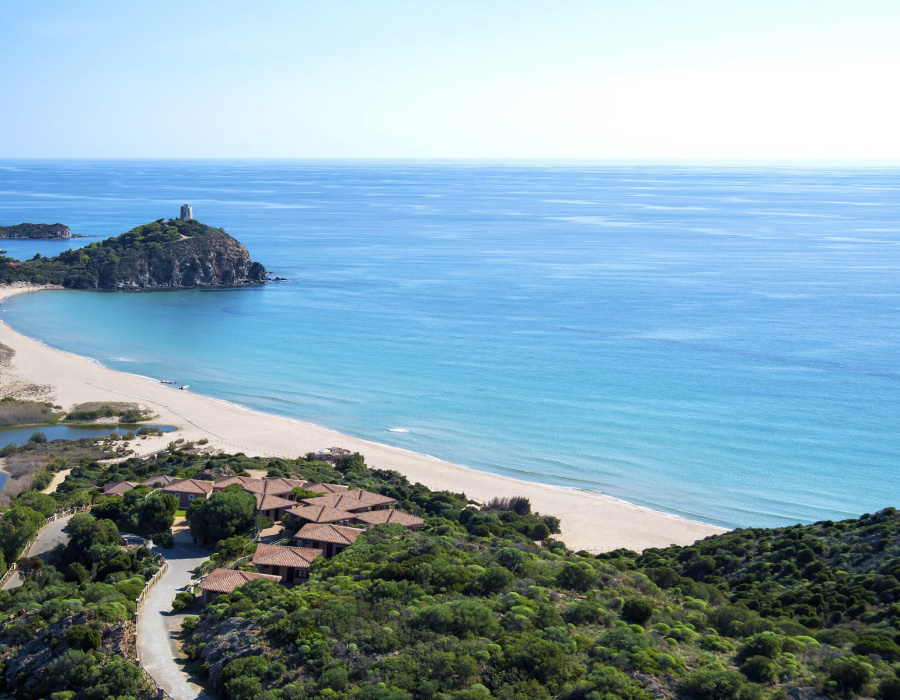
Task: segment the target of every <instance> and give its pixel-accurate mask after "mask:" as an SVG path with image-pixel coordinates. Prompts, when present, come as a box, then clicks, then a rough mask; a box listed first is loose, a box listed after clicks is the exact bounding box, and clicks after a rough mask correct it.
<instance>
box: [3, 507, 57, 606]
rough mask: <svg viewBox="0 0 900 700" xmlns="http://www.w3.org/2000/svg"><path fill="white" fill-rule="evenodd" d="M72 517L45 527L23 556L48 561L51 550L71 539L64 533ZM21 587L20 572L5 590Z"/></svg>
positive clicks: (7, 584) (9, 580)
mask: <svg viewBox="0 0 900 700" xmlns="http://www.w3.org/2000/svg"><path fill="white" fill-rule="evenodd" d="M71 517H72V516H71V515H67V516H65V517H64V518H59V519H58V520H54V521H53V522H52V523H50V524H49V525H47V526H45V527H44V529H43V530H41V531H40V532H39V533H38V536H37V538H36V539H35V541H34V544H32V545H31V547H29V548H28V551H27V552H25V553H23V555H22V556H29V557H40V558H41V559H44V560H45V561H46V559H47V554H48V553H49V552H50V550H51V549H53V548H54V547H55V546H56V545H58V544H63V543H65V542H66V541H67V540H68V539H69V536H68V535H67V534H66V533H65V532H63V528H65V526H66V525H67V524H68V523H69V518H71ZM21 585H22V579H21V578H20V577H19V572H18V571H17V572H15V573H14V574H13V575H12V576H10V577H9V578H8V579H7V581H6V583H4V584H3V590H8V589H10V588H18V587H19V586H21Z"/></svg>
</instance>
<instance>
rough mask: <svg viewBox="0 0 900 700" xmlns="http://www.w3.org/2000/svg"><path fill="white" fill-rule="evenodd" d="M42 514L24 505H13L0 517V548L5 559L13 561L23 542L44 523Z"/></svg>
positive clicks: (23, 544)
mask: <svg viewBox="0 0 900 700" xmlns="http://www.w3.org/2000/svg"><path fill="white" fill-rule="evenodd" d="M44 520H45V518H44V516H43V515H41V514H40V513H38V512H37V511H35V510H32V509H31V508H28V507H25V506H14V507H12V508H10V509H9V510H8V511H6V513H4V514H3V517H2V518H0V550H2V552H3V559H4V560H5V561H9V562H12V561H15V560H16V559H17V558H18V557H19V553H20V552H21V551H22V549H23V548H24V547H25V544H26V543H27V542H28V541H29V540H30V539H31V538H32V537H33V536H34V535H35V533H36V532H37V531H38V528H39V527H40V526H41V525H43V524H44Z"/></svg>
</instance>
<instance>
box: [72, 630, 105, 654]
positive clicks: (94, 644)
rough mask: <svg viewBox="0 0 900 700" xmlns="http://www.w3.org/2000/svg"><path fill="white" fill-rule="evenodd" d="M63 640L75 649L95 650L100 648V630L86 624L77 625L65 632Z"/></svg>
mask: <svg viewBox="0 0 900 700" xmlns="http://www.w3.org/2000/svg"><path fill="white" fill-rule="evenodd" d="M63 640H64V641H65V642H66V644H68V645H69V646H70V647H72V648H73V649H80V650H81V651H93V650H94V649H99V648H100V632H98V631H97V630H95V629H91V628H90V627H88V626H86V625H75V626H73V627H70V628H69V629H67V630H66V631H65V632H64V633H63Z"/></svg>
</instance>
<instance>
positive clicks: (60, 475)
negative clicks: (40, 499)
mask: <svg viewBox="0 0 900 700" xmlns="http://www.w3.org/2000/svg"><path fill="white" fill-rule="evenodd" d="M71 472H72V470H71V469H63V470H62V471H61V472H56V474H54V475H53V480H52V481H51V482H50V484H49V486H47V488H45V489H44V490H43V491H41V493H56V489H58V488H59V485H60V484H61V483H62V482H64V481H65V480H66V477H67V476H69V474H70V473H71Z"/></svg>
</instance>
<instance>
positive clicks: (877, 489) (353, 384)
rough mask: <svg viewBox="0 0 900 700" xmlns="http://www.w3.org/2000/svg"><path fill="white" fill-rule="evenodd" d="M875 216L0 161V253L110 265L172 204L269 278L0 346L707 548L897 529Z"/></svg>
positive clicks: (262, 168) (629, 174) (724, 174)
mask: <svg viewBox="0 0 900 700" xmlns="http://www.w3.org/2000/svg"><path fill="white" fill-rule="evenodd" d="M898 195H900V170H896V169H865V168H847V169H820V170H815V169H802V168H788V167H782V168H774V167H773V168H712V167H710V168H691V167H669V166H666V167H662V166H659V167H650V166H646V167H644V166H621V167H615V166H607V165H596V166H591V165H560V166H548V165H534V166H525V165H464V164H408V163H382V164H378V163H315V162H224V161H220V162H193V161H171V162H166V161H135V162H127V161H110V162H102V161H90V162H77V161H75V162H73V161H68V162H18V161H0V224H13V223H20V222H23V221H31V222H46V223H55V222H62V223H65V224H69V225H70V226H71V227H72V230H73V231H74V232H77V233H81V234H88V235H96V236H101V237H107V236H112V235H116V234H118V233H121V232H123V231H126V230H128V229H130V228H132V227H133V226H135V225H137V224H140V223H145V222H147V221H150V220H152V219H156V218H160V217H163V216H175V215H177V213H178V206H179V205H180V204H182V203H183V202H190V203H191V204H193V206H194V215H195V217H196V218H198V219H199V220H201V221H203V222H205V223H208V224H211V225H214V226H222V227H224V228H225V229H226V230H227V231H228V232H229V233H231V234H232V235H234V236H235V237H237V238H238V239H239V240H241V241H242V242H243V243H244V244H245V245H246V246H247V248H248V249H249V250H250V253H251V255H252V256H253V258H254V259H255V260H259V261H260V262H262V263H263V264H265V265H266V267H267V268H269V269H270V271H271V273H272V274H273V276H274V275H279V276H282V277H287V278H289V279H290V281H289V282H284V283H280V284H270V285H268V286H266V287H264V288H257V289H238V290H225V291H223V290H216V291H183V292H182V291H178V292H158V293H152V294H115V293H112V294H110V293H92V292H49V293H40V294H30V295H25V296H22V297H17V298H14V299H12V300H10V301H9V302H8V303H6V304H4V306H3V310H2V318H3V320H5V321H6V322H7V323H9V324H10V325H11V326H12V327H13V328H16V329H17V330H20V331H22V332H23V333H26V334H28V335H31V336H35V337H38V338H41V339H42V340H44V341H45V342H47V343H48V344H50V345H52V346H54V347H58V348H62V349H65V350H69V351H72V352H76V353H79V354H83V355H88V356H91V357H94V358H96V359H98V360H99V361H100V362H102V363H103V364H105V365H107V366H109V367H112V368H114V369H119V370H124V371H127V372H134V373H138V374H144V375H148V376H151V377H157V378H160V379H170V380H173V381H176V382H179V383H187V384H190V385H191V391H196V392H199V393H203V394H208V395H210V396H215V397H219V398H223V399H227V400H230V401H234V402H236V403H239V404H242V405H245V406H248V407H252V408H256V409H260V410H264V411H268V412H272V413H277V414H281V415H285V416H290V417H294V418H299V419H302V420H306V421H310V422H313V423H318V424H321V425H325V426H328V427H331V428H335V429H337V430H341V431H344V432H346V433H350V434H352V435H356V436H359V437H363V438H368V439H371V440H376V441H380V442H384V443H388V444H391V445H397V446H400V447H405V448H409V449H412V450H417V451H420V452H425V453H428V454H432V455H436V456H438V457H443V458H445V459H448V460H451V461H455V462H459V463H462V464H466V465H469V466H472V467H476V468H478V469H482V470H485V471H490V472H496V473H500V474H506V475H509V476H514V477H519V478H523V479H528V480H532V481H540V482H546V483H552V484H560V485H563V486H570V487H575V488H582V489H592V490H597V491H603V492H605V493H608V494H611V495H613V496H617V497H620V498H623V499H626V500H629V501H633V502H635V503H639V504H643V505H646V506H651V507H654V508H660V509H663V510H666V511H669V512H673V513H678V514H681V515H686V516H690V517H694V518H699V519H702V520H706V521H708V522H713V523H718V524H723V525H727V526H737V525H779V524H786V523H793V522H798V521H803V522H808V521H813V520H817V519H823V518H842V517H849V516H854V515H859V514H861V513H863V512H867V511H872V510H875V509H878V508H882V507H885V506H888V505H895V506H900V478H898V474H897V468H898V455H900V286H898V282H900V197H898ZM89 242H90V239H88V240H87V241H73V242H70V243H58V242H57V243H37V242H33V241H27V242H21V241H3V242H0V245H2V247H4V248H6V249H7V250H9V254H11V255H16V256H18V257H24V256H28V257H30V256H32V255H34V253H36V252H41V253H42V254H44V255H52V254H55V253H57V252H59V251H60V250H63V249H65V248H68V247H72V246H73V245H76V246H77V245H79V244H83V243H89ZM323 447H324V445H323ZM464 488H465V484H460V489H464Z"/></svg>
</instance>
